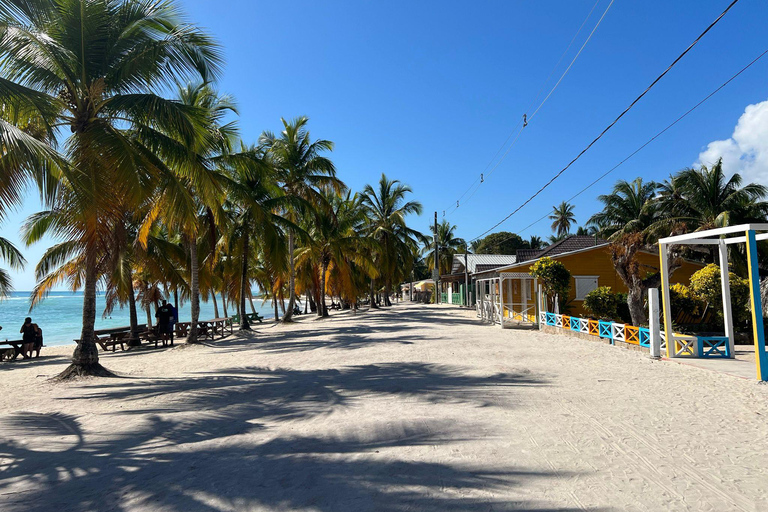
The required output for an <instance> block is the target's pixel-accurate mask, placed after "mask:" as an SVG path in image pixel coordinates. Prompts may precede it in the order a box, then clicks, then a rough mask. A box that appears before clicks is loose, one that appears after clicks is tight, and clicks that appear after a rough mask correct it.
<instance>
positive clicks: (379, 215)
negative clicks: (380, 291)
mask: <svg viewBox="0 0 768 512" xmlns="http://www.w3.org/2000/svg"><path fill="white" fill-rule="evenodd" d="M411 192H412V190H411V187H409V186H408V185H405V184H403V183H401V182H400V181H399V180H389V179H388V178H387V177H386V175H384V174H382V175H381V178H380V179H379V186H378V188H377V189H374V188H373V187H372V186H371V185H366V186H365V188H364V189H363V195H362V203H363V206H364V207H365V208H366V209H367V213H368V226H367V231H368V234H369V235H370V236H371V237H372V238H373V239H374V240H376V241H377V242H378V245H379V247H378V248H377V250H376V251H374V262H375V264H376V267H377V268H378V269H379V273H380V274H381V279H382V281H383V284H384V290H385V295H384V301H385V304H386V305H389V290H390V288H391V286H392V283H393V281H394V279H395V278H396V276H397V274H398V263H402V264H403V267H402V268H401V269H400V270H401V271H403V272H404V273H405V275H408V274H410V269H411V267H412V266H413V263H414V261H415V260H416V259H417V258H418V249H419V241H420V240H422V238H423V236H422V234H421V233H419V232H418V231H416V230H414V229H411V228H409V227H408V226H407V224H406V222H405V218H406V216H408V215H410V214H417V215H420V214H421V210H422V207H421V203H419V202H418V201H408V200H407V196H408V194H410V193H411ZM370 293H371V307H372V308H375V307H376V305H375V301H374V293H375V280H374V279H373V278H372V279H371V291H370Z"/></svg>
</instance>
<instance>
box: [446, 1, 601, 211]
mask: <svg viewBox="0 0 768 512" xmlns="http://www.w3.org/2000/svg"><path fill="white" fill-rule="evenodd" d="M614 1H615V0H611V2H610V4H608V7H607V8H606V9H605V11H604V12H603V15H602V16H601V17H600V19H599V20H598V22H597V24H596V25H595V27H594V28H593V29H592V32H590V34H589V36H588V37H587V39H586V41H584V44H582V45H581V48H579V51H578V53H577V54H576V56H575V57H574V58H573V60H571V63H570V64H569V65H568V68H566V70H565V71H564V72H563V74H562V75H561V76H560V78H559V79H558V81H557V83H556V84H555V86H554V87H553V88H552V89H551V90H550V91H549V93H548V94H547V96H546V97H545V98H544V100H542V102H541V103H540V104H539V106H538V107H537V108H536V110H535V112H534V114H533V115H535V114H536V112H538V111H539V109H541V107H542V106H543V105H544V103H546V101H547V100H548V99H549V97H550V96H551V95H552V93H553V92H555V89H557V86H558V85H560V82H562V80H563V78H565V75H566V74H568V71H569V70H570V69H571V67H572V66H573V64H574V62H576V59H578V58H579V55H581V52H582V50H584V47H585V46H586V45H587V43H588V42H589V40H590V39H592V35H593V34H594V33H595V30H597V27H598V26H600V23H601V22H602V21H603V18H605V15H606V14H607V13H608V9H610V8H611V5H613V2H614ZM599 3H600V0H597V1H596V2H595V4H594V5H593V6H592V9H590V11H589V14H587V17H586V18H584V21H583V22H582V23H581V25H580V26H579V29H578V30H577V31H576V33H575V34H574V35H573V37H572V38H571V42H570V43H568V46H567V47H566V48H565V51H563V53H562V55H560V58H559V59H558V61H557V64H555V66H554V67H553V68H552V70H551V71H550V72H549V75H547V78H546V80H544V82H542V84H541V88H539V91H538V92H537V93H536V96H535V97H534V98H533V100H532V101H531V104H530V105H529V106H528V108H527V109H526V110H525V111H526V114H523V117H522V118H520V120H519V121H518V122H517V124H515V127H514V128H512V131H511V132H510V133H509V135H508V136H507V138H506V139H505V140H504V142H503V143H502V144H501V146H500V147H499V149H497V150H496V153H495V154H494V155H493V158H491V160H490V161H489V162H488V164H487V165H486V166H485V168H484V169H483V172H482V173H480V177H478V178H475V180H474V181H473V182H472V183H471V184H470V185H469V187H467V189H466V190H465V191H464V193H463V194H461V196H459V199H458V200H457V201H456V204H455V205H454V204H451V205H450V206H449V207H448V208H446V209H445V210H443V212H444V213H443V216H444V217H445V216H446V215H450V214H451V213H453V212H454V211H456V210H457V209H458V208H459V206H460V204H461V201H462V200H463V199H464V196H466V195H467V193H469V192H470V191H471V190H472V189H473V187H475V185H477V187H476V188H475V189H474V190H473V191H472V193H471V194H470V196H469V197H468V198H467V201H469V200H470V199H471V198H472V196H474V195H475V193H476V192H477V191H478V190H479V189H480V185H481V184H482V183H483V182H484V178H486V177H488V176H490V175H491V174H493V171H495V170H496V168H497V167H498V166H499V164H501V162H503V161H504V159H505V158H506V157H507V154H509V151H510V150H511V149H512V147H513V146H514V145H515V143H516V142H517V139H518V138H519V137H520V134H521V133H522V132H523V128H525V127H526V126H528V122H529V121H530V120H531V119H532V118H533V115H531V117H530V118H528V117H527V112H528V111H529V110H531V108H532V107H533V105H534V104H535V103H536V101H537V100H538V99H539V96H540V95H541V92H542V91H543V90H544V87H546V85H547V82H549V79H550V78H551V77H552V74H553V73H554V72H555V70H556V69H557V68H558V66H559V65H560V63H561V62H562V61H563V58H564V57H565V55H566V54H567V53H568V50H570V49H571V46H572V45H573V43H574V41H575V40H576V38H577V37H578V36H579V34H580V33H581V30H582V29H583V28H584V25H586V23H587V21H588V20H589V18H590V17H592V13H593V12H594V10H595V8H596V7H597V5H598V4H599ZM521 125H522V126H521ZM518 128H519V129H520V130H519V131H518ZM515 132H517V135H515ZM513 135H515V138H514V140H513V141H512V143H511V144H510V145H509V147H507V150H506V152H505V153H504V155H503V156H502V157H501V159H500V160H499V161H498V162H496V165H494V166H493V168H492V169H491V170H490V172H488V174H487V175H485V173H486V172H487V171H488V169H489V168H490V167H491V165H492V164H493V162H494V161H495V160H496V157H498V156H499V153H501V151H502V150H503V149H504V148H505V147H506V146H507V143H508V142H509V140H510V139H511V138H512V136H513ZM484 175H485V176H484ZM478 182H479V183H478Z"/></svg>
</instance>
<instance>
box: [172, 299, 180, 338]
mask: <svg viewBox="0 0 768 512" xmlns="http://www.w3.org/2000/svg"><path fill="white" fill-rule="evenodd" d="M170 306H171V312H172V313H171V345H173V335H174V334H175V333H176V322H178V321H179V310H178V308H177V307H176V306H175V305H174V304H170Z"/></svg>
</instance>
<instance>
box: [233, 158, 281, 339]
mask: <svg viewBox="0 0 768 512" xmlns="http://www.w3.org/2000/svg"><path fill="white" fill-rule="evenodd" d="M224 160H225V161H226V162H227V163H228V164H229V165H230V168H231V172H230V182H229V186H228V191H229V193H228V197H229V211H230V213H231V217H232V221H231V230H230V232H229V234H228V238H229V245H230V247H233V248H236V251H237V254H238V257H239V261H240V268H239V269H238V270H239V272H238V276H239V289H238V290H237V294H236V295H234V294H230V296H235V297H237V298H238V313H239V315H240V329H241V330H250V325H249V322H248V317H247V313H246V310H245V300H246V298H248V297H250V293H251V286H250V285H251V277H250V276H251V265H252V260H255V258H254V257H253V255H255V254H256V252H257V250H260V251H261V253H262V254H264V255H265V260H267V261H269V260H279V259H281V258H284V257H285V248H284V244H283V243H282V241H283V231H282V228H284V227H288V228H295V226H293V224H291V223H290V222H288V221H287V220H285V219H284V218H283V217H281V216H280V215H278V214H277V212H278V211H280V210H285V209H286V208H287V207H288V206H290V205H291V203H290V199H291V198H290V197H286V196H285V195H284V193H283V192H282V191H281V190H280V187H279V186H278V183H277V179H276V178H277V176H276V173H275V170H274V168H272V167H271V165H270V164H269V161H268V160H267V159H265V158H264V155H263V153H262V152H261V151H260V150H259V149H257V148H249V149H244V151H243V152H241V153H240V154H238V155H231V156H229V157H228V158H225V159H224ZM257 244H258V245H257ZM233 253H234V251H233Z"/></svg>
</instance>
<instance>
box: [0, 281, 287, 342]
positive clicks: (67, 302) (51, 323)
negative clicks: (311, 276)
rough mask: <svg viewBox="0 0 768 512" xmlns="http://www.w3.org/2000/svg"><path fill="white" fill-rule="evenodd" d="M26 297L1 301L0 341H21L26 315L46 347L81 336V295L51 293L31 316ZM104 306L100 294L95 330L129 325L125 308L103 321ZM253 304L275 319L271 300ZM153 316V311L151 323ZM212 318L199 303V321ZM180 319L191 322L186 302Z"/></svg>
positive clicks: (13, 296) (18, 294)
mask: <svg viewBox="0 0 768 512" xmlns="http://www.w3.org/2000/svg"><path fill="white" fill-rule="evenodd" d="M29 296H30V292H11V295H10V297H8V298H6V299H3V300H1V301H0V326H2V327H3V329H2V330H0V340H16V339H20V337H21V335H20V334H19V329H20V328H21V324H23V323H24V318H25V317H27V316H31V317H32V321H33V322H35V323H36V324H38V325H39V326H40V328H41V329H42V330H43V336H44V339H45V344H46V345H47V346H53V345H69V344H71V343H73V340H74V339H76V338H79V337H80V329H81V327H82V318H83V294H82V292H51V293H50V294H49V295H48V297H46V298H45V300H43V301H42V302H41V303H40V304H38V305H37V306H35V308H34V309H33V310H32V312H31V313H30V312H29V304H30V301H29ZM218 302H219V314H220V315H222V316H223V315H224V311H223V309H222V307H221V299H220V298H219V299H218ZM104 305H105V301H104V295H103V294H101V293H100V294H99V295H98V297H97V299H96V329H107V328H110V327H122V326H126V325H129V323H130V317H129V314H128V308H124V309H116V310H115V311H113V312H112V314H111V315H110V316H109V317H107V318H103V317H102V313H103V312H104ZM253 305H254V306H255V307H256V311H258V313H259V314H260V315H261V316H263V317H264V318H273V317H274V316H275V315H274V309H273V307H272V302H271V301H267V302H265V303H264V304H263V305H262V301H261V299H254V301H253ZM246 309H247V310H248V311H249V312H250V310H251V308H250V305H246ZM227 313H229V314H230V315H233V314H234V313H235V311H234V310H233V309H232V308H231V307H227ZM138 315H139V323H140V324H143V323H146V322H147V314H146V313H145V312H144V310H141V309H139V311H138ZM154 316H155V311H154V308H153V309H152V317H153V322H154ZM213 317H214V314H213V302H211V301H209V302H207V303H206V302H200V320H208V319H210V318H213ZM179 319H180V321H182V322H184V321H189V320H190V305H189V303H188V302H187V303H185V304H179Z"/></svg>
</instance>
